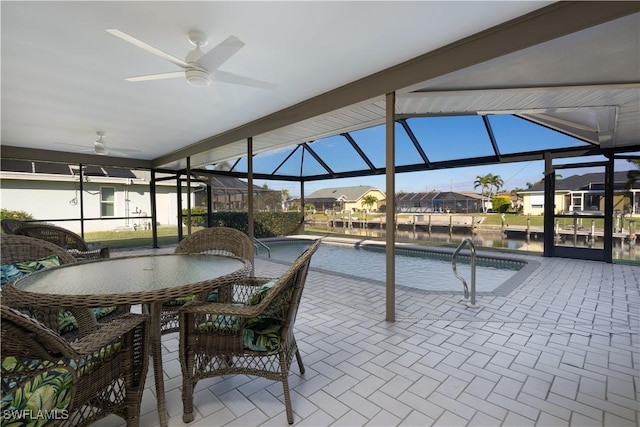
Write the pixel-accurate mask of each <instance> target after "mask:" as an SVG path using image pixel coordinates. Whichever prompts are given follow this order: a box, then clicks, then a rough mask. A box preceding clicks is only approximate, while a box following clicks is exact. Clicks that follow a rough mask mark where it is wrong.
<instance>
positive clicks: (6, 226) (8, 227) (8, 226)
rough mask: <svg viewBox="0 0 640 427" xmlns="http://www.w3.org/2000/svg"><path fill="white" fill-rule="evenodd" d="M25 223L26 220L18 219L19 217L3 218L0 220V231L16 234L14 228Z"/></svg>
mask: <svg viewBox="0 0 640 427" xmlns="http://www.w3.org/2000/svg"><path fill="white" fill-rule="evenodd" d="M25 224H26V222H24V221H20V220H19V219H12V218H5V219H3V220H2V221H0V226H1V227H2V231H3V232H5V233H6V234H16V230H17V229H18V228H20V227H22V226H23V225H25Z"/></svg>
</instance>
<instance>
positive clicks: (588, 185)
mask: <svg viewBox="0 0 640 427" xmlns="http://www.w3.org/2000/svg"><path fill="white" fill-rule="evenodd" d="M627 173H628V172H627V171H620V172H615V173H614V177H613V181H614V188H615V189H621V188H624V187H625V185H626V184H627V182H628V180H629V178H628V176H627ZM603 185H604V173H599V172H597V173H586V174H584V175H571V176H568V177H566V178H564V179H558V180H556V191H577V190H589V189H598V190H601V189H602V188H603ZM594 186H595V187H596V188H593V187H594ZM632 188H636V189H640V182H638V181H635V182H634V183H633V185H632ZM529 191H536V192H537V191H544V182H539V183H537V184H536V185H534V186H532V187H531V188H528V189H526V190H524V191H522V192H523V193H525V192H529Z"/></svg>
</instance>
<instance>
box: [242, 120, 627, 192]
mask: <svg viewBox="0 0 640 427" xmlns="http://www.w3.org/2000/svg"><path fill="white" fill-rule="evenodd" d="M489 123H490V127H491V130H492V132H493V134H494V136H495V140H496V142H497V145H498V148H499V150H500V153H501V154H509V153H519V152H526V151H533V150H547V149H553V148H566V147H584V146H587V144H586V143H585V142H583V141H580V140H578V139H576V138H573V137H571V136H568V135H564V134H561V133H559V132H555V131H553V130H550V129H547V128H544V127H541V126H538V125H536V124H533V123H530V122H528V121H525V120H522V119H520V118H518V117H515V116H511V115H492V116H489ZM407 124H408V125H409V127H410V128H411V130H412V132H413V133H414V135H415V137H416V139H417V140H418V141H419V144H420V147H421V148H422V151H423V152H424V153H425V154H426V156H427V158H428V160H429V161H430V162H439V161H447V160H456V159H465V158H474V157H482V156H492V155H494V149H493V147H492V144H491V139H490V138H489V136H488V133H487V130H486V127H485V123H484V122H483V120H482V117H481V116H476V115H468V116H445V117H429V118H424V117H423V118H410V119H408V120H407ZM350 135H351V136H352V137H353V139H354V140H355V141H356V142H357V143H358V145H359V146H360V147H361V149H362V150H363V151H364V153H365V155H366V156H367V157H368V158H369V159H370V160H371V162H372V163H373V164H374V166H375V167H378V168H380V167H384V164H385V152H384V147H385V142H384V141H385V128H384V126H383V125H381V126H375V127H372V128H368V129H362V130H359V131H355V132H351V133H350ZM310 146H311V148H312V149H313V150H314V151H315V152H316V153H317V154H318V155H319V156H320V157H321V158H322V159H323V160H324V161H325V162H326V163H327V164H328V165H329V167H330V168H331V169H332V170H333V171H336V172H345V171H349V170H362V169H366V164H365V163H364V162H363V161H362V160H361V159H360V157H359V156H358V155H357V153H356V152H355V150H354V149H353V148H352V147H351V146H350V144H348V143H347V142H346V140H345V139H344V138H343V137H342V136H340V135H337V136H333V137H329V138H324V139H321V140H317V141H315V142H313V143H311V144H310ZM290 150H291V149H285V150H280V151H277V152H273V153H265V154H261V155H258V156H256V158H255V161H254V170H255V172H271V171H272V170H273V168H275V167H277V165H279V164H280V163H281V162H282V161H283V160H284V159H285V158H286V155H287V154H288V152H290ZM298 153H299V152H298ZM598 160H604V157H590V158H585V159H583V160H582V161H598ZM576 161H577V160H576V159H575V158H574V159H572V160H571V162H576ZM420 162H421V156H420V153H419V151H418V150H417V149H416V148H415V146H414V144H413V143H412V142H411V139H410V137H409V135H408V134H407V133H406V132H405V130H404V128H403V127H402V125H400V124H396V165H399V166H402V165H411V164H416V163H420ZM244 164H245V165H246V161H245V162H244ZM299 165H300V156H297V157H296V156H292V158H291V159H290V161H289V162H286V163H285V165H284V166H282V167H281V168H280V170H279V172H281V173H288V174H297V173H299V170H298V169H299V168H300V166H299ZM303 165H304V166H303V169H304V170H303V174H304V175H314V174H318V173H325V172H326V171H325V170H324V169H322V167H321V166H320V164H319V163H317V162H316V161H315V160H314V159H313V158H312V157H311V156H306V157H305V161H304V163H303ZM238 168H239V170H243V169H244V168H246V166H244V165H243V164H242V162H241V164H240V165H239V166H238ZM631 168H633V166H632V165H631V164H629V163H628V162H627V161H624V160H621V161H617V162H616V170H628V169H631ZM543 171H544V161H542V160H540V161H527V162H520V163H509V164H498V165H489V166H475V167H465V168H455V169H446V170H435V171H424V172H411V173H401V174H397V175H396V186H395V190H396V192H397V191H406V192H421V191H431V190H440V191H474V181H475V180H476V177H477V176H479V175H486V174H489V173H492V174H494V175H500V177H501V178H502V180H503V181H504V189H505V190H511V189H514V188H517V187H519V188H526V187H527V183H528V182H531V183H533V182H537V181H539V180H540V179H542V177H543ZM592 171H594V170H579V169H575V170H574V169H572V170H567V171H563V172H561V173H562V175H563V176H565V177H566V176H569V175H575V174H581V173H586V172H592ZM255 182H256V184H257V185H262V184H263V183H265V182H266V183H267V185H268V186H269V188H273V189H287V190H288V191H289V194H290V195H292V196H297V195H299V194H300V187H299V184H298V183H295V182H282V181H277V182H276V181H262V180H256V181H255ZM354 185H370V186H373V187H376V188H379V189H380V190H382V191H385V192H386V189H385V187H386V182H385V177H384V176H383V175H382V176H370V177H360V178H347V179H339V180H325V181H313V182H307V183H306V184H305V194H311V193H312V192H313V191H316V190H319V189H321V188H326V187H347V186H354ZM476 191H478V190H476Z"/></svg>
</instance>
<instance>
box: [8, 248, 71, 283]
mask: <svg viewBox="0 0 640 427" xmlns="http://www.w3.org/2000/svg"><path fill="white" fill-rule="evenodd" d="M59 265H60V259H59V258H58V256H57V255H49V256H46V257H43V258H40V259H36V260H33V261H22V262H16V263H13V264H3V265H2V266H0V286H4V285H6V284H7V283H9V282H12V281H14V280H18V279H19V278H21V277H22V276H24V275H25V274H29V273H33V272H34V271H38V270H42V269H45V268H51V267H57V266H59Z"/></svg>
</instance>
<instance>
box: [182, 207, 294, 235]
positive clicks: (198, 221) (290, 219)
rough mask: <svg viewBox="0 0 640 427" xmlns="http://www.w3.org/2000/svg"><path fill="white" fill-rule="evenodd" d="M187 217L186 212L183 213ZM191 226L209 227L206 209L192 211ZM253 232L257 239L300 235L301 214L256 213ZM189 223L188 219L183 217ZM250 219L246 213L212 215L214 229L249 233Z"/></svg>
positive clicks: (215, 213)
mask: <svg viewBox="0 0 640 427" xmlns="http://www.w3.org/2000/svg"><path fill="white" fill-rule="evenodd" d="M183 215H186V210H185V211H184V212H183ZM191 215H192V216H191V225H192V226H203V227H206V225H207V217H206V208H201V207H197V208H193V209H191ZM253 220H254V225H253V232H254V236H255V237H257V238H263V237H277V236H287V235H290V234H298V233H299V232H300V227H301V226H302V213H301V212H256V213H255V214H254V216H253ZM183 222H184V223H185V224H186V223H187V217H186V216H183ZM248 224H249V219H248V215H247V213H246V212H213V213H212V214H211V226H212V227H230V228H235V229H236V230H240V231H242V232H243V233H247V232H248V231H249V230H248V228H249V226H248Z"/></svg>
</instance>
